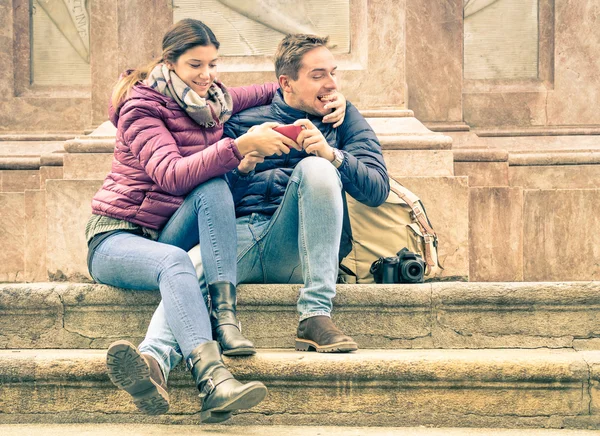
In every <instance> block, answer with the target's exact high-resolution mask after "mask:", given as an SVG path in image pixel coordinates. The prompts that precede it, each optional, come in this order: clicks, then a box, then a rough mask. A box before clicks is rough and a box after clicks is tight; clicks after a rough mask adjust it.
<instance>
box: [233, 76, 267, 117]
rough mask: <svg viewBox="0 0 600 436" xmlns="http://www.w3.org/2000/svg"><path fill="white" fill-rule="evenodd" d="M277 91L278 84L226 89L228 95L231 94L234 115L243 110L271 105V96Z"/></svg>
mask: <svg viewBox="0 0 600 436" xmlns="http://www.w3.org/2000/svg"><path fill="white" fill-rule="evenodd" d="M278 89H279V84H277V83H276V82H273V83H265V84H264V85H251V86H239V87H235V88H227V90H228V91H229V94H231V100H232V102H233V113H234V114H236V113H238V112H241V111H243V110H244V109H248V108H251V107H255V106H263V105H265V104H269V103H271V100H273V96H274V95H275V93H276V92H277V90H278Z"/></svg>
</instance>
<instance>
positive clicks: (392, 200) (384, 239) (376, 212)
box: [339, 177, 443, 283]
mask: <svg viewBox="0 0 600 436" xmlns="http://www.w3.org/2000/svg"><path fill="white" fill-rule="evenodd" d="M346 201H347V203H348V218H349V220H350V226H351V228H352V251H350V253H349V254H348V255H347V256H346V257H345V258H344V259H343V260H342V262H341V264H340V276H339V281H340V282H342V283H375V280H374V278H373V275H372V274H371V273H370V271H369V270H370V268H371V265H372V264H373V262H375V261H376V260H377V259H379V258H380V257H393V256H396V253H397V252H398V251H400V250H401V249H402V248H404V247H406V248H408V250H409V251H412V252H414V253H416V254H419V255H421V256H422V257H423V261H424V262H425V265H426V267H425V278H426V279H427V278H433V277H434V276H435V275H436V274H437V273H439V272H440V271H441V270H442V269H443V268H442V266H441V265H440V264H439V262H438V253H437V246H438V238H437V235H436V233H435V231H434V230H433V227H432V226H431V223H430V221H429V218H427V214H426V212H425V208H424V207H423V203H422V202H421V200H420V199H419V197H417V196H416V195H415V194H413V193H412V192H411V191H410V190H408V189H407V188H405V187H404V186H402V185H401V184H400V183H399V182H398V181H396V180H394V179H393V178H391V177H390V194H389V196H388V198H387V200H386V201H385V203H383V204H382V205H381V206H379V207H369V206H366V205H364V204H362V203H360V202H358V201H356V200H355V199H354V198H352V197H351V196H350V195H346Z"/></svg>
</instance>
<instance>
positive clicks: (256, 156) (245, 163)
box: [237, 151, 265, 175]
mask: <svg viewBox="0 0 600 436" xmlns="http://www.w3.org/2000/svg"><path fill="white" fill-rule="evenodd" d="M264 161H265V157H264V156H263V155H262V154H260V153H259V152H258V151H251V152H250V153H248V154H247V155H246V156H244V159H242V161H241V162H240V164H239V165H238V167H237V170H238V172H239V173H240V174H242V175H245V174H248V173H249V172H251V171H254V168H256V165H258V164H259V163H262V162H264Z"/></svg>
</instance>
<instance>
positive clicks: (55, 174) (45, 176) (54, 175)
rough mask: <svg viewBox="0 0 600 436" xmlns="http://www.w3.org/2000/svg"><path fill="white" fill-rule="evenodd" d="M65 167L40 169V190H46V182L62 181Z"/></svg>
mask: <svg viewBox="0 0 600 436" xmlns="http://www.w3.org/2000/svg"><path fill="white" fill-rule="evenodd" d="M62 178H63V167H62V166H60V167H40V189H46V180H50V179H62Z"/></svg>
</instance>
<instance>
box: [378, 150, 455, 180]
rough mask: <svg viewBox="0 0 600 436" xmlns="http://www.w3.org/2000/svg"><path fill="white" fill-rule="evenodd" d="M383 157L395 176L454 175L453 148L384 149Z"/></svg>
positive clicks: (390, 171) (389, 171) (388, 168)
mask: <svg viewBox="0 0 600 436" xmlns="http://www.w3.org/2000/svg"><path fill="white" fill-rule="evenodd" d="M383 158H384V159H385V164H386V165H387V170H388V173H389V174H391V175H393V176H394V177H402V176H404V177H422V176H431V177H433V176H453V175H454V168H453V165H454V162H453V157H452V150H384V151H383Z"/></svg>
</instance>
